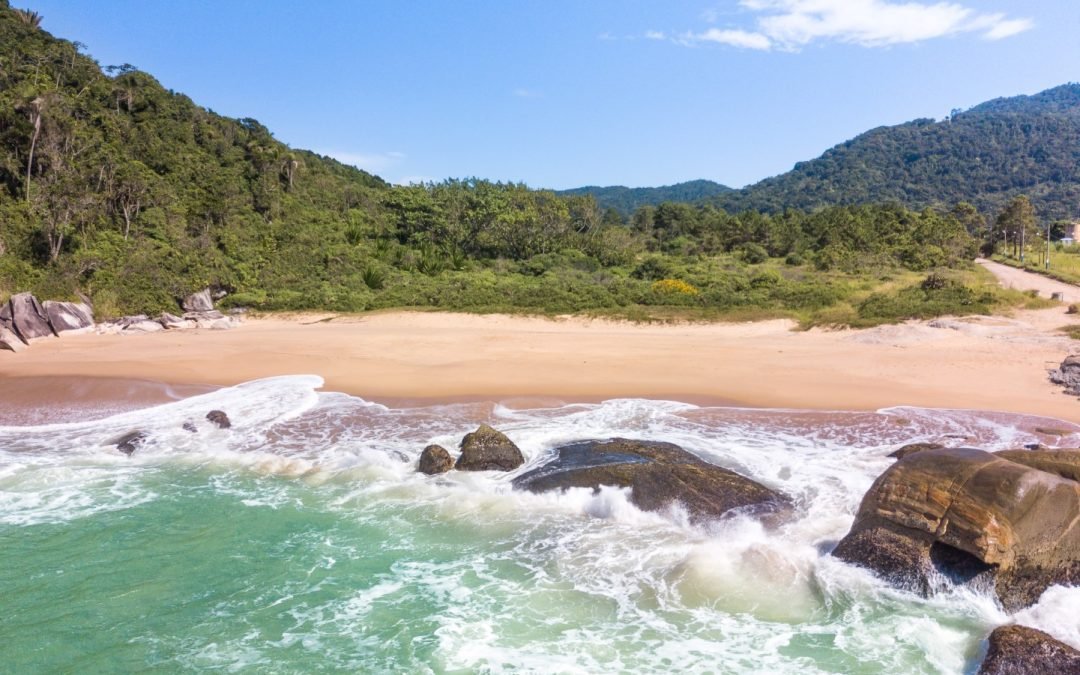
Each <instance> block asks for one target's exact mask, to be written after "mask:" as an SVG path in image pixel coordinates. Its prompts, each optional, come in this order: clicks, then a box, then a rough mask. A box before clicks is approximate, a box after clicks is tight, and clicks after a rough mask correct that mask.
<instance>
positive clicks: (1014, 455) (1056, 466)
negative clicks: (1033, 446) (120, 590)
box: [994, 449, 1080, 481]
mask: <svg viewBox="0 0 1080 675" xmlns="http://www.w3.org/2000/svg"><path fill="white" fill-rule="evenodd" d="M994 454H995V455H997V456H998V457H1004V458H1005V459H1007V460H1009V461H1010V462H1016V463H1017V464H1023V465H1024V466H1030V467H1031V468H1032V469H1038V470H1039V471H1045V472H1047V473H1053V474H1057V475H1058V476H1061V477H1062V478H1068V479H1069V480H1075V481H1080V450H1045V449H1044V450H1002V451H1001V452H995V453H994Z"/></svg>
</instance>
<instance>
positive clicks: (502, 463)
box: [455, 424, 525, 471]
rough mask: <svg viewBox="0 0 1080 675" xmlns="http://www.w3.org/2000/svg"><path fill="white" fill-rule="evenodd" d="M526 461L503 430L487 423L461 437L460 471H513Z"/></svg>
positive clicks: (457, 466) (456, 466) (458, 463)
mask: <svg viewBox="0 0 1080 675" xmlns="http://www.w3.org/2000/svg"><path fill="white" fill-rule="evenodd" d="M524 463H525V456H524V455H522V454H521V450H520V449H519V448H518V446H516V445H514V442H513V441H511V440H510V439H509V438H507V437H506V435H505V434H504V433H502V432H501V431H496V430H495V429H492V428H491V427H489V426H488V425H486V424H481V425H480V427H479V428H478V429H477V430H476V431H474V432H472V433H469V434H465V438H463V439H461V455H460V456H459V457H458V460H457V464H456V465H455V468H457V469H458V470H459V471H513V470H514V469H516V468H518V467H519V466H521V465H522V464H524Z"/></svg>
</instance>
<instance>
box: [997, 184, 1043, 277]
mask: <svg viewBox="0 0 1080 675" xmlns="http://www.w3.org/2000/svg"><path fill="white" fill-rule="evenodd" d="M995 225H996V227H997V228H998V229H999V230H1000V231H1001V232H1002V235H1003V236H1004V237H1005V238H1006V241H1009V240H1011V241H1012V242H1013V252H1014V255H1016V254H1018V257H1019V258H1020V261H1021V262H1023V261H1024V246H1025V245H1026V243H1027V240H1028V238H1030V237H1031V236H1032V235H1033V234H1034V233H1035V232H1036V227H1035V208H1034V207H1033V206H1032V205H1031V200H1030V199H1028V197H1027V195H1018V196H1016V197H1013V198H1012V200H1010V201H1009V203H1008V204H1007V205H1006V206H1005V208H1004V209H1003V210H1002V212H1001V213H1000V214H999V215H998V217H997V221H996V223H995Z"/></svg>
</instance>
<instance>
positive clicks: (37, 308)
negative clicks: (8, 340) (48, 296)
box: [8, 293, 56, 343]
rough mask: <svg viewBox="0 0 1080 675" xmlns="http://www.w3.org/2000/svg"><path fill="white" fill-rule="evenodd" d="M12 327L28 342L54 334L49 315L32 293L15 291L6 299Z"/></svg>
mask: <svg viewBox="0 0 1080 675" xmlns="http://www.w3.org/2000/svg"><path fill="white" fill-rule="evenodd" d="M8 305H9V307H10V310H9V311H10V316H11V323H12V327H13V328H14V330H15V334H16V335H18V336H19V337H20V338H22V340H23V342H27V343H29V342H30V341H31V340H36V339H38V338H43V337H51V336H54V335H56V333H55V332H53V329H52V326H50V325H49V316H48V315H47V314H46V313H45V309H44V308H43V307H42V306H41V304H40V303H39V302H38V301H37V298H35V297H34V296H33V295H31V294H29V293H17V294H15V295H13V296H11V299H10V300H8Z"/></svg>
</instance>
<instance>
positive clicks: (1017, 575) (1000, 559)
mask: <svg viewBox="0 0 1080 675" xmlns="http://www.w3.org/2000/svg"><path fill="white" fill-rule="evenodd" d="M1033 454H1034V453H1033ZM834 555H836V556H837V557H839V558H841V559H843V560H847V561H849V562H852V563H855V564H858V565H861V566H864V567H867V568H869V569H871V570H874V571H875V572H877V573H878V574H880V575H881V576H883V577H885V578H886V579H888V580H890V581H891V582H893V583H897V584H900V585H903V586H906V587H908V588H911V589H912V590H916V591H919V592H922V593H929V592H932V591H933V590H934V588H935V587H937V586H938V585H940V584H941V583H942V579H949V580H951V581H952V582H978V583H984V584H986V585H987V586H992V587H993V589H994V592H995V593H996V594H997V596H998V598H999V599H1000V600H1001V602H1002V605H1004V607H1005V608H1006V609H1007V610H1009V611H1013V610H1016V609H1019V608H1021V607H1025V606H1028V605H1030V604H1032V603H1034V602H1035V601H1037V600H1038V598H1039V596H1040V595H1041V594H1042V592H1043V591H1044V590H1046V588H1047V587H1048V586H1050V585H1052V584H1076V583H1080V483H1078V482H1076V481H1075V480H1071V479H1069V478H1065V477H1063V476H1061V475H1058V474H1057V473H1049V472H1047V471H1042V470H1039V469H1037V468H1033V467H1031V466H1025V465H1024V464H1020V463H1017V462H1015V461H1010V460H1009V459H1007V458H1006V457H1002V456H999V455H994V454H992V453H989V452H983V451H982V450H974V449H971V448H948V449H939V450H925V451H923V452H919V453H916V454H913V455H909V456H907V457H905V458H904V459H902V460H900V461H899V462H897V463H896V464H894V465H893V466H892V467H890V468H889V469H888V470H887V471H886V472H885V473H883V474H882V475H881V476H880V477H879V478H878V479H877V480H876V481H875V482H874V484H873V485H872V486H871V487H870V490H869V491H868V492H867V493H866V495H865V496H864V497H863V501H862V504H861V505H860V506H859V511H858V514H857V515H856V517H855V523H854V524H853V525H852V527H851V532H849V533H848V535H847V536H846V537H844V539H843V540H841V542H840V544H839V545H838V546H837V547H836V550H835V551H834Z"/></svg>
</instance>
